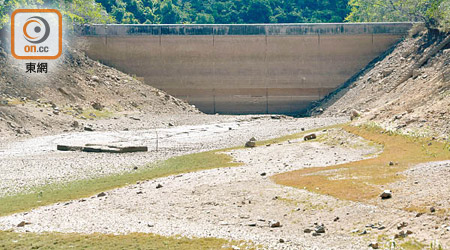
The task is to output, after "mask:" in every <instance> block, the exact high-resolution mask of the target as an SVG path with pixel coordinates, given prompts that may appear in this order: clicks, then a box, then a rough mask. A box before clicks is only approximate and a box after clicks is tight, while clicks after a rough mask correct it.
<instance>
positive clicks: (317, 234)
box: [312, 232, 320, 236]
mask: <svg viewBox="0 0 450 250" xmlns="http://www.w3.org/2000/svg"><path fill="white" fill-rule="evenodd" d="M312 236H320V234H319V233H316V232H314V233H312Z"/></svg>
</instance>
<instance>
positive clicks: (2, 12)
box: [0, 0, 113, 29]
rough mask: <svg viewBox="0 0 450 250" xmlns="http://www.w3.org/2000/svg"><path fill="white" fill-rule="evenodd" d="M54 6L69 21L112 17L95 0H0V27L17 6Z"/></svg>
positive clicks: (104, 21)
mask: <svg viewBox="0 0 450 250" xmlns="http://www.w3.org/2000/svg"><path fill="white" fill-rule="evenodd" d="M46 7H47V8H56V9H58V10H60V11H61V14H63V16H64V18H65V19H66V21H68V22H69V23H88V22H93V23H107V22H112V21H113V19H112V18H111V17H110V16H109V15H108V14H107V13H106V11H105V10H104V9H103V7H102V6H101V4H99V3H96V2H95V0H65V1H59V0H47V1H46V0H0V29H1V28H3V27H4V26H5V25H7V24H8V23H9V18H10V15H11V13H12V12H13V11H14V10H15V9H19V8H46Z"/></svg>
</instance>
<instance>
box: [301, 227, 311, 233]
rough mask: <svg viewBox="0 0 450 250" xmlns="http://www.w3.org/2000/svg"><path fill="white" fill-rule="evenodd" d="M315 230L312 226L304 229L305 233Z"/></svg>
mask: <svg viewBox="0 0 450 250" xmlns="http://www.w3.org/2000/svg"><path fill="white" fill-rule="evenodd" d="M312 231H313V230H312V229H311V228H306V229H305V230H303V232H304V233H305V234H309V233H311V232H312Z"/></svg>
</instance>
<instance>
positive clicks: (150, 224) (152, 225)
mask: <svg viewBox="0 0 450 250" xmlns="http://www.w3.org/2000/svg"><path fill="white" fill-rule="evenodd" d="M154 226H155V225H154V224H153V223H148V224H147V227H154Z"/></svg>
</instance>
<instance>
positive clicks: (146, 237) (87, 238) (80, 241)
mask: <svg viewBox="0 0 450 250" xmlns="http://www.w3.org/2000/svg"><path fill="white" fill-rule="evenodd" d="M241 244H243V243H238V242H230V241H227V240H224V239H216V238H192V239H190V238H184V237H164V236H159V235H155V234H144V233H132V234H127V235H108V234H90V235H84V234H74V233H72V234H62V233H40V234H39V233H15V232H5V231H3V232H2V231H0V249H148V250H151V249H155V250H157V249H187V250H189V249H192V250H196V249H231V247H232V246H233V245H241ZM240 247H241V249H250V248H251V247H249V246H248V245H246V244H243V245H241V246H240Z"/></svg>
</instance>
